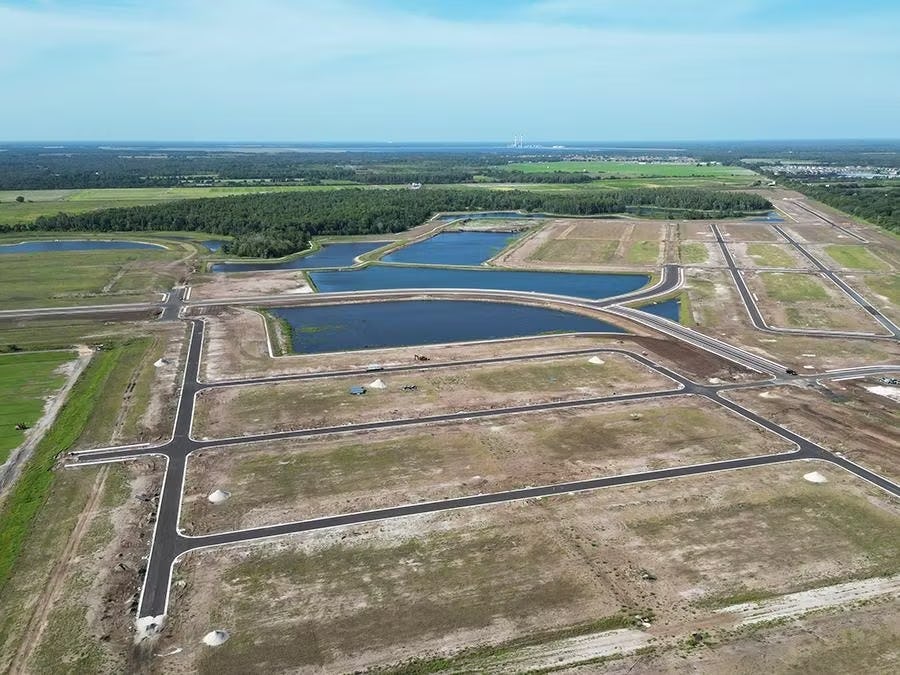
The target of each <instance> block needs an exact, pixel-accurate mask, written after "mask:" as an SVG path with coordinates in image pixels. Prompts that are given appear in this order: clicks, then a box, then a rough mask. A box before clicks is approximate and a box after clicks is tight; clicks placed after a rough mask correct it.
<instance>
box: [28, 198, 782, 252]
mask: <svg viewBox="0 0 900 675" xmlns="http://www.w3.org/2000/svg"><path fill="white" fill-rule="evenodd" d="M771 207H772V205H771V204H770V203H769V202H768V200H766V199H764V198H762V197H760V196H758V195H753V194H748V193H743V192H713V191H711V190H699V189H679V188H667V189H633V190H615V191H612V190H611V191H609V192H596V193H580V192H569V193H562V194H559V193H550V192H547V193H544V192H527V191H522V190H509V191H499V190H474V189H468V190H460V189H457V190H453V189H441V188H433V189H427V188H426V189H422V190H364V189H362V188H346V189H341V190H333V191H309V192H281V193H269V194H255V195H240V196H232V197H221V198H216V199H193V200H185V201H176V202H169V203H163V204H157V205H154V206H136V207H131V208H115V209H104V210H99V211H90V212H87V213H80V214H67V213H59V214H57V215H55V216H41V217H40V218H38V219H37V220H35V221H34V222H33V223H29V224H19V225H16V226H14V229H17V230H20V231H21V230H46V231H79V232H116V231H121V232H129V231H144V230H164V231H198V232H209V233H211V234H219V235H227V236H231V237H233V238H234V241H233V242H229V244H228V246H227V248H225V249H224V250H225V252H226V253H231V254H236V255H248V256H255V257H277V256H281V255H285V254H286V253H292V252H294V251H300V250H303V249H304V248H305V247H306V246H308V243H309V239H310V238H311V237H314V236H320V235H353V234H384V233H389V232H400V231H402V230H406V229H408V228H410V227H413V226H415V225H418V224H420V223H422V222H424V221H425V220H427V219H428V218H430V217H431V216H432V215H433V214H434V213H437V212H439V211H509V210H522V211H530V212H539V213H543V212H546V213H557V214H570V215H582V216H584V215H602V214H612V213H624V212H627V211H630V210H637V209H643V210H646V209H654V210H656V212H657V213H660V214H661V215H664V216H666V215H668V216H676V215H677V217H680V218H703V217H715V218H724V217H730V216H739V215H743V214H745V213H747V212H754V211H762V210H764V209H769V208H771Z"/></svg>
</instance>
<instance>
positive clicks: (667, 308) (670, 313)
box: [638, 298, 681, 323]
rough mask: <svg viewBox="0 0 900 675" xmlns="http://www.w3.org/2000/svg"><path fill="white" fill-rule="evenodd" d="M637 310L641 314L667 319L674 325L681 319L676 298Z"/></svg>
mask: <svg viewBox="0 0 900 675" xmlns="http://www.w3.org/2000/svg"><path fill="white" fill-rule="evenodd" d="M638 309H640V310H641V311H642V312H647V314H653V315H654V316H661V317H662V318H664V319H669V321H674V322H675V323H678V322H679V320H680V318H681V301H680V300H679V299H678V298H673V299H672V300H665V301H663V302H655V303H653V304H652V305H644V306H643V307H639V308H638Z"/></svg>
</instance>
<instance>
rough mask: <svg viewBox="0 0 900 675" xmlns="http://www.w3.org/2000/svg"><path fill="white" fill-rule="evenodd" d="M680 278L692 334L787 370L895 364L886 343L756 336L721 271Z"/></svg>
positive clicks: (897, 354) (695, 271) (895, 354)
mask: <svg viewBox="0 0 900 675" xmlns="http://www.w3.org/2000/svg"><path fill="white" fill-rule="evenodd" d="M685 278H686V285H687V293H688V297H689V298H690V303H691V313H692V315H693V318H694V325H693V327H694V328H696V329H697V330H699V331H701V332H703V333H706V334H708V335H711V336H713V337H717V338H720V339H723V340H725V341H727V342H730V343H731V344H736V345H740V346H742V347H744V348H747V349H749V350H751V351H754V352H757V353H760V354H762V355H764V356H768V357H771V358H774V359H775V360H777V361H779V362H782V363H784V364H785V365H787V366H788V367H793V368H796V369H797V370H800V369H801V368H803V369H804V370H810V371H824V370H831V369H835V368H846V367H850V366H859V365H867V364H876V363H892V362H896V360H897V359H898V358H900V350H898V348H897V345H896V344H895V343H892V342H890V341H873V340H866V339H849V340H848V339H843V338H841V339H835V338H822V337H819V338H810V337H802V336H798V335H773V334H766V333H761V332H760V331H758V330H756V329H755V328H753V326H752V324H751V323H750V318H749V317H748V316H747V311H746V309H745V308H744V305H743V302H742V301H741V299H740V296H739V295H738V293H737V289H736V288H735V287H734V281H733V280H732V279H731V277H730V275H729V274H728V273H727V272H726V271H724V270H704V269H699V268H692V269H689V270H687V271H686V274H685ZM723 308H727V310H726V311H723Z"/></svg>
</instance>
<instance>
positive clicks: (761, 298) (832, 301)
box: [744, 272, 884, 334]
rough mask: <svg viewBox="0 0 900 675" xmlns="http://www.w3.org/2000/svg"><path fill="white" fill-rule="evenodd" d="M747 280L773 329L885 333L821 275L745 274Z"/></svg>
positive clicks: (786, 273)
mask: <svg viewBox="0 0 900 675" xmlns="http://www.w3.org/2000/svg"><path fill="white" fill-rule="evenodd" d="M744 279H745V281H746V282H747V286H748V287H749V289H750V292H751V293H753V294H754V295H755V296H756V298H757V305H758V306H759V309H760V312H761V313H762V315H763V316H764V317H765V319H766V322H767V323H768V324H769V325H770V326H773V327H781V328H811V329H816V330H847V331H855V332H865V333H876V334H882V333H884V328H883V327H882V326H881V325H880V324H879V323H877V322H876V321H875V320H874V319H873V318H872V317H871V315H869V314H868V313H867V312H865V311H864V310H863V309H862V308H861V307H860V306H859V305H857V304H856V303H855V302H853V301H852V300H851V299H850V298H849V297H847V295H846V294H844V292H843V291H841V290H840V289H839V288H838V287H837V286H835V285H834V284H833V283H831V282H830V281H829V280H828V279H826V278H824V277H821V276H819V275H816V274H797V273H792V272H763V273H746V274H744Z"/></svg>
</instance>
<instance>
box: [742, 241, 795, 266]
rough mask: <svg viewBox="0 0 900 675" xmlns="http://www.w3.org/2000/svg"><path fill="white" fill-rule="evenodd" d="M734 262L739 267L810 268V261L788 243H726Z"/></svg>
mask: <svg viewBox="0 0 900 675" xmlns="http://www.w3.org/2000/svg"><path fill="white" fill-rule="evenodd" d="M728 250H729V251H730V252H731V255H732V256H734V260H735V263H736V264H737V266H738V267H741V268H749V269H754V268H760V267H776V268H789V269H798V270H808V269H812V263H811V262H809V261H808V260H807V259H806V258H803V257H802V256H801V255H800V254H799V253H797V250H796V249H795V248H794V247H792V246H791V245H790V244H775V243H764V244H761V245H760V244H755V245H754V244H753V243H747V242H735V243H733V244H729V245H728Z"/></svg>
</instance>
